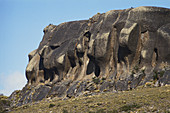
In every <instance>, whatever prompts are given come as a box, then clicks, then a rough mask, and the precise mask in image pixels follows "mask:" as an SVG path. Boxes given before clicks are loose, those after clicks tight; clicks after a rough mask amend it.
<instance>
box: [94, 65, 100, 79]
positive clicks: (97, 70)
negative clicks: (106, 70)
mask: <svg viewBox="0 0 170 113" xmlns="http://www.w3.org/2000/svg"><path fill="white" fill-rule="evenodd" d="M95 75H96V76H97V77H98V76H99V75H100V67H99V66H98V65H97V64H95Z"/></svg>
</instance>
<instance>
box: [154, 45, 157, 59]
mask: <svg viewBox="0 0 170 113" xmlns="http://www.w3.org/2000/svg"><path fill="white" fill-rule="evenodd" d="M154 52H155V53H156V61H158V49H157V48H154Z"/></svg>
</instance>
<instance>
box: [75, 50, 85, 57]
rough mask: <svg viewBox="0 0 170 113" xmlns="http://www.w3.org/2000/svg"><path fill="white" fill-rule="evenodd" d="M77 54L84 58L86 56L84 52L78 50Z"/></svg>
mask: <svg viewBox="0 0 170 113" xmlns="http://www.w3.org/2000/svg"><path fill="white" fill-rule="evenodd" d="M76 54H77V56H78V57H79V58H82V57H83V56H84V52H78V51H76Z"/></svg>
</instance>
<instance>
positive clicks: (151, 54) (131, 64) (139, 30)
mask: <svg viewBox="0 0 170 113" xmlns="http://www.w3.org/2000/svg"><path fill="white" fill-rule="evenodd" d="M43 32H44V36H43V39H42V41H41V43H40V45H39V47H38V48H37V49H36V50H34V51H32V52H31V53H30V54H29V64H28V65H27V68H26V77H27V80H28V83H27V84H26V86H25V87H24V88H23V89H22V90H21V91H18V92H17V91H15V92H13V94H11V96H10V99H11V100H12V101H13V104H15V105H18V106H19V105H22V104H26V103H30V102H32V101H38V100H42V99H43V98H53V97H58V98H71V97H76V96H80V95H88V94H94V93H98V92H105V91H110V92H112V91H117V90H130V89H133V88H136V87H137V86H140V85H145V84H150V85H153V86H163V85H166V84H170V49H169V48H170V9H166V8H160V7H137V8H130V9H125V10H111V11H108V12H106V13H102V14H100V13H98V14H96V15H94V16H93V17H91V18H90V19H89V20H81V21H72V22H66V23H62V24H60V25H57V26H56V25H52V24H50V25H48V26H47V27H46V28H44V30H43Z"/></svg>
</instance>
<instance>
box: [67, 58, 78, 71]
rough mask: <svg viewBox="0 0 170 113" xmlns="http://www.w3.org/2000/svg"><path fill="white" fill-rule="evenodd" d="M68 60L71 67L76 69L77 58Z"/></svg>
mask: <svg viewBox="0 0 170 113" xmlns="http://www.w3.org/2000/svg"><path fill="white" fill-rule="evenodd" d="M68 59H69V61H70V64H71V67H72V68H74V67H75V66H76V62H75V58H74V57H70V56H68Z"/></svg>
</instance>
